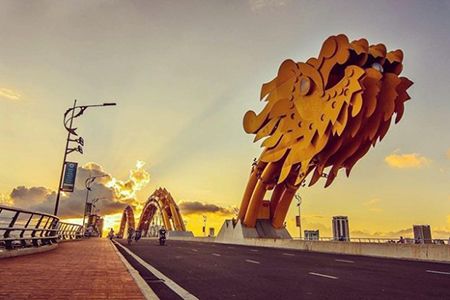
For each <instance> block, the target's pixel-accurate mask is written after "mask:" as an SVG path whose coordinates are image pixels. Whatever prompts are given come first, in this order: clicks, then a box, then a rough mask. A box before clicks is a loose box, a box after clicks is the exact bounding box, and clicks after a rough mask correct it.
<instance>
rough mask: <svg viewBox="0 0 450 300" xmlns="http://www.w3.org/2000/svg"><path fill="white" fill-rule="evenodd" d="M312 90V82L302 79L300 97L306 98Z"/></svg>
mask: <svg viewBox="0 0 450 300" xmlns="http://www.w3.org/2000/svg"><path fill="white" fill-rule="evenodd" d="M310 88H311V81H310V80H309V78H308V77H302V78H301V79H300V95H302V96H305V95H306V94H308V93H309V90H310Z"/></svg>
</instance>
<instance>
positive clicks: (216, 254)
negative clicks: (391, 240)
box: [212, 253, 221, 256]
mask: <svg viewBox="0 0 450 300" xmlns="http://www.w3.org/2000/svg"><path fill="white" fill-rule="evenodd" d="M212 255H214V256H221V255H220V254H219V253H213V254H212Z"/></svg>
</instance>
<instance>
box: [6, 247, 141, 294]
mask: <svg viewBox="0 0 450 300" xmlns="http://www.w3.org/2000/svg"><path fill="white" fill-rule="evenodd" d="M113 247H114V246H113V245H112V244H111V242H110V241H109V240H107V239H88V240H83V241H73V242H63V243H60V244H59V246H58V248H57V249H55V250H51V251H48V252H44V253H39V254H32V255H27V256H21V257H14V258H6V259H1V260H0V299H144V298H143V296H142V293H141V291H140V290H139V288H138V287H137V285H136V283H135V282H134V280H133V278H132V277H131V275H130V274H129V272H128V270H127V268H126V267H125V265H124V264H123V262H122V261H121V260H120V258H119V257H118V256H117V254H116V252H115V251H114V249H113Z"/></svg>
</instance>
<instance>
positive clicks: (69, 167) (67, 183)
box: [61, 161, 78, 192]
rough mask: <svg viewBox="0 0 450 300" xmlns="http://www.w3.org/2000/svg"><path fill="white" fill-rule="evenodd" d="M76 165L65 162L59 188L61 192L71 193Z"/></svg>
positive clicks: (75, 174)
mask: <svg viewBox="0 0 450 300" xmlns="http://www.w3.org/2000/svg"><path fill="white" fill-rule="evenodd" d="M77 167H78V163H75V162H70V161H67V162H66V164H65V166H64V180H63V184H62V187H61V191H63V192H73V189H74V187H75V178H76V176H77Z"/></svg>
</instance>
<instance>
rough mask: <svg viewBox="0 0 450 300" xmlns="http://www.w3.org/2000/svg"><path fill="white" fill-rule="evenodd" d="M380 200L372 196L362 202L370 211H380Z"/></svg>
mask: <svg viewBox="0 0 450 300" xmlns="http://www.w3.org/2000/svg"><path fill="white" fill-rule="evenodd" d="M380 202H381V200H380V199H379V198H372V199H370V200H368V201H366V202H364V203H363V205H364V206H365V207H367V208H368V209H369V211H371V212H381V211H383V210H382V209H381V208H380V207H379V205H380Z"/></svg>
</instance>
